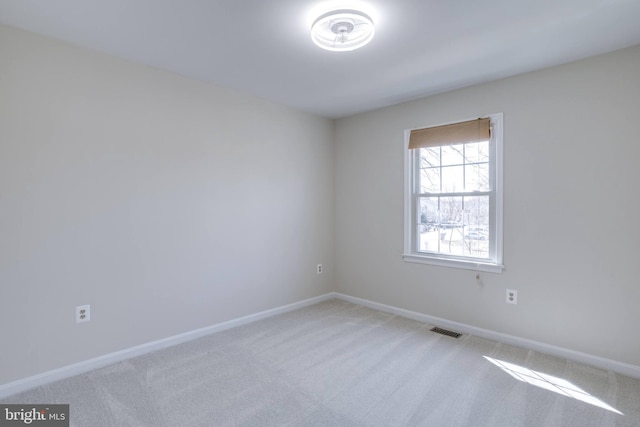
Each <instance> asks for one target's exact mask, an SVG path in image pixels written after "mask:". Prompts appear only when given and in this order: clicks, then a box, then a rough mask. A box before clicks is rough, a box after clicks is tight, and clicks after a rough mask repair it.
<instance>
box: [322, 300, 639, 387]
mask: <svg viewBox="0 0 640 427" xmlns="http://www.w3.org/2000/svg"><path fill="white" fill-rule="evenodd" d="M332 295H333V297H335V298H337V299H341V300H343V301H348V302H351V303H354V304H358V305H362V306H365V307H369V308H372V309H375V310H379V311H384V312H387V313H392V314H397V315H398V316H402V317H407V318H409V319H413V320H417V321H419V322H423V323H428V324H431V325H434V326H440V327H443V328H446V329H453V330H455V331H458V332H464V333H467V334H470V335H474V336H476V337H480V338H485V339H489V340H492V341H498V342H501V343H505V344H510V345H513V346H517V347H522V348H526V349H529V350H534V351H537V352H540V353H544V354H549V355H551V356H556V357H561V358H563V359H569V360H573V361H575V362H579V363H583V364H585V365H590V366H594V367H596V368H601V369H606V370H610V371H613V372H617V373H619V374H622V375H626V376H629V377H633V378H638V379H640V366H637V365H631V364H629V363H623V362H618V361H616V360H611V359H606V358H604V357H599V356H594V355H591V354H587V353H582V352H579V351H574V350H569V349H567V348H563V347H557V346H554V345H550V344H545V343H542V342H539V341H533V340H528V339H525V338H519V337H515V336H513V335H507V334H503V333H500V332H494V331H490V330H487V329H482V328H478V327H475V326H471V325H466V324H464V323H458V322H453V321H451V320H447V319H442V318H440V317H435V316H429V315H426V314H422V313H417V312H415V311H410V310H405V309H402V308H398V307H394V306H391V305H386V304H380V303H377V302H373V301H370V300H366V299H362V298H356V297H352V296H349V295H344V294H341V293H337V292H333V294H332Z"/></svg>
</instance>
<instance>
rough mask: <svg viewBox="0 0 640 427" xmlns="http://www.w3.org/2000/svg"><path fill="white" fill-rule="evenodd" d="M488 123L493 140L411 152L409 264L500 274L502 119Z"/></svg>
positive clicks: (407, 194)
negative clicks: (432, 264)
mask: <svg viewBox="0 0 640 427" xmlns="http://www.w3.org/2000/svg"><path fill="white" fill-rule="evenodd" d="M489 117H490V119H491V137H490V139H488V140H484V141H462V142H460V141H456V142H455V143H450V142H449V143H446V144H442V145H434V144H429V145H428V146H422V147H419V148H414V149H407V154H406V156H407V162H406V163H407V171H406V174H407V176H406V186H407V187H408V188H406V189H405V199H406V201H405V203H406V205H407V206H406V209H407V214H406V215H405V217H406V218H405V256H404V258H405V260H407V261H418V262H429V263H436V264H440V265H442V264H443V262H444V264H445V265H454V266H460V267H464V268H474V269H478V268H479V269H483V270H488V271H496V270H498V271H501V269H502V265H501V264H502V251H501V243H502V241H501V240H502V193H501V192H502V189H501V184H502V183H501V179H502V171H501V169H500V166H501V165H500V164H499V162H501V159H502V154H501V152H502V146H501V144H502V115H501V114H494V115H491V116H489ZM409 135H410V133H409V132H407V138H409ZM407 221H409V223H408V224H407V223H406V222H407ZM432 261H436V262H432ZM481 267H483V268H481ZM492 267H497V268H492Z"/></svg>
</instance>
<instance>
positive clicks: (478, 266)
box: [402, 254, 504, 273]
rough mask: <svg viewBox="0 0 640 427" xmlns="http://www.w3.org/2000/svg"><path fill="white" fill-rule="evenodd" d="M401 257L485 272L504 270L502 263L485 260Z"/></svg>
mask: <svg viewBox="0 0 640 427" xmlns="http://www.w3.org/2000/svg"><path fill="white" fill-rule="evenodd" d="M402 259H403V260H404V261H405V262H416V263H419V264H430V265H437V266H439V267H452V268H462V269H465V270H473V271H484V272H487V273H502V271H503V270H504V265H502V264H489V263H486V262H485V263H483V262H474V261H466V260H458V259H449V258H438V257H435V256H424V255H416V254H403V255H402Z"/></svg>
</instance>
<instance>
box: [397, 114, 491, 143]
mask: <svg viewBox="0 0 640 427" xmlns="http://www.w3.org/2000/svg"><path fill="white" fill-rule="evenodd" d="M490 138H491V121H490V120H489V119H488V118H485V119H477V120H469V121H468V122H460V123H452V124H450V125H444V126H435V127H431V128H424V129H415V130H412V131H411V135H410V136H409V149H410V150H412V149H414V148H423V147H434V146H440V145H454V144H464V143H467V142H476V141H486V140H488V139H490Z"/></svg>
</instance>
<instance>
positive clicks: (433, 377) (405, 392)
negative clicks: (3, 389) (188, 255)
mask: <svg viewBox="0 0 640 427" xmlns="http://www.w3.org/2000/svg"><path fill="white" fill-rule="evenodd" d="M431 327H432V325H427V324H424V323H420V322H417V321H414V320H409V319H406V318H402V317H399V316H395V315H392V314H388V313H383V312H380V311H376V310H372V309H369V308H365V307H362V306H358V305H355V304H351V303H348V302H344V301H341V300H330V301H326V302H322V303H319V304H315V305H312V306H309V307H306V308H303V309H300V310H296V311H292V312H289V313H285V314H282V315H278V316H274V317H271V318H268V319H265V320H261V321H259V322H255V323H251V324H248V325H244V326H241V327H237V328H234V329H230V330H227V331H224V332H219V333H216V334H212V335H209V336H206V337H203V338H200V339H197V340H193V341H190V342H187V343H184V344H181V345H177V346H174V347H170V348H166V349H164V350H160V351H156V352H153V353H149V354H146V355H143V356H139V357H136V358H133V359H129V360H126V361H122V362H119V363H116V364H114V365H111V366H108V367H105V368H101V369H97V370H94V371H91V372H88V373H85V374H82V375H78V376H75V377H72V378H68V379H64V380H61V381H57V382H55V383H51V384H47V385H44V386H41V387H37V388H34V389H31V390H29V391H26V392H24V393H20V394H17V395H13V396H9V397H7V398H5V399H2V403H24V404H29V403H33V404H35V403H49V404H52V403H65V404H70V420H71V425H72V426H154V427H159V426H167V427H169V426H171V427H174V426H498V427H501V426H536V427H539V426H579V427H586V426H598V427H603V426H640V380H638V379H634V378H629V377H626V376H623V375H619V374H616V373H613V372H610V371H606V370H602V369H597V368H593V367H590V366H585V365H582V364H579V363H576V362H572V361H569V360H566V359H560V358H557V357H552V356H548V355H544V354H541V353H538V352H534V351H530V350H525V349H522V348H517V347H513V346H509V345H505V344H500V343H497V342H494V341H489V340H486V339H481V338H477V337H474V336H470V335H462V336H461V337H460V338H457V339H456V338H452V337H449V336H444V335H440V334H437V333H434V332H431V331H430V329H431Z"/></svg>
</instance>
